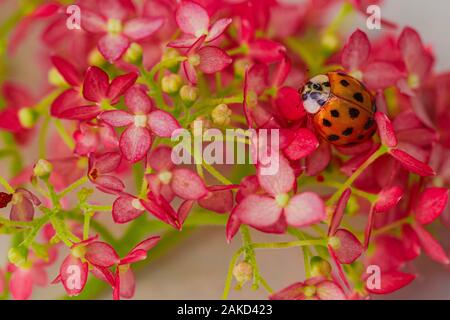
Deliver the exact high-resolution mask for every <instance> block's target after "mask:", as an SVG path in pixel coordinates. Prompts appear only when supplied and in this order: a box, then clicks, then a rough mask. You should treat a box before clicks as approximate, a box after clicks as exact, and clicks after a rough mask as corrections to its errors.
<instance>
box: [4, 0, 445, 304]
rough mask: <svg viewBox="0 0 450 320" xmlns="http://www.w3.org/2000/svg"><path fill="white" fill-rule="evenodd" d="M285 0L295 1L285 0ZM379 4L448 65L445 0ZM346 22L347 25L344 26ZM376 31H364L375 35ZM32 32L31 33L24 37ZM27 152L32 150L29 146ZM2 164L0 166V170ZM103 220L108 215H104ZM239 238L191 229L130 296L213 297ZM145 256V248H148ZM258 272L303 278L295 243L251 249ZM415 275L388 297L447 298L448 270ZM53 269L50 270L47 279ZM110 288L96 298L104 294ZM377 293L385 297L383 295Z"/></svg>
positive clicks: (21, 69) (38, 294) (141, 275)
mask: <svg viewBox="0 0 450 320" xmlns="http://www.w3.org/2000/svg"><path fill="white" fill-rule="evenodd" d="M289 2H297V1H295V0H290V1H289ZM385 2H386V3H385V5H384V6H383V7H382V16H383V18H386V19H389V20H392V21H395V22H396V23H398V24H399V25H400V27H402V26H405V25H409V26H412V27H414V28H416V29H417V30H418V31H419V33H420V34H421V35H422V37H423V40H424V42H425V43H426V44H429V45H431V46H432V47H433V49H434V51H435V54H436V58H437V59H436V61H437V64H436V66H435V68H436V70H437V71H444V70H450V40H449V39H450V38H449V34H448V32H450V19H449V12H450V1H448V0H432V1H426V0H387V1H385ZM1 6H2V10H1V12H0V22H1V21H2V19H4V18H5V17H6V16H7V15H8V14H9V13H10V11H9V8H8V7H4V5H1ZM355 26H357V27H360V28H361V29H362V30H364V31H367V30H366V27H365V20H363V19H362V18H361V17H357V16H355V24H353V25H351V26H349V30H348V31H349V32H351V31H352V30H353V28H354V27H355ZM350 27H351V28H350ZM377 32H379V31H372V32H370V34H371V36H374V37H376V36H377ZM30 38H32V37H30ZM33 46H34V44H33V43H32V42H30V43H27V44H25V45H24V46H23V47H22V48H21V49H20V51H19V53H18V56H17V57H16V58H14V59H13V60H11V61H10V64H11V65H10V67H11V69H12V70H14V72H13V73H14V78H16V79H17V80H19V81H20V82H24V81H26V82H27V83H31V84H33V83H36V81H38V79H40V78H39V75H37V74H36V73H35V72H33V71H34V70H35V69H36V68H35V67H34V66H33V65H30V63H29V62H30V60H29V59H28V57H29V55H30V52H34V51H33ZM30 152H33V151H32V150H30ZM3 169H4V168H1V167H0V172H2V171H3ZM108 219H109V220H111V219H110V217H108ZM441 232H442V236H444V237H443V238H446V241H447V243H444V245H445V246H446V248H448V247H449V245H450V243H449V242H450V241H449V240H450V236H449V232H448V230H442V231H441ZM252 234H253V236H254V241H257V242H258V241H280V240H281V239H280V237H271V236H267V235H263V234H261V233H258V232H256V231H255V232H253V233H252ZM8 239H9V238H8V237H6V236H3V235H0V265H2V266H4V265H5V263H6V257H7V250H8V241H9V240H8ZM239 245H240V240H239V239H238V237H236V238H235V240H234V241H233V243H232V244H230V245H227V244H226V241H225V230H224V228H222V227H213V228H205V229H202V230H195V231H193V232H191V233H190V234H189V237H187V238H186V239H184V240H183V241H182V242H181V243H180V244H178V245H177V246H175V247H174V248H173V249H172V250H170V251H168V253H166V254H165V255H163V256H161V257H158V259H156V260H155V261H152V262H151V263H150V264H149V265H147V266H146V267H145V268H142V269H140V270H139V271H138V272H137V278H138V279H137V283H138V285H137V288H136V294H135V299H219V298H220V297H221V295H222V291H223V286H224V283H225V277H226V273H227V270H228V264H229V260H230V258H231V256H232V255H233V253H234V252H235V251H236V250H237V249H238V247H239ZM150 258H151V252H150ZM257 261H258V265H259V266H260V268H261V273H262V275H263V276H264V277H265V279H267V280H268V282H269V284H270V285H271V286H272V287H273V288H274V289H275V290H278V289H281V288H283V287H285V286H287V285H289V284H292V283H293V282H296V281H302V280H303V279H304V274H303V258H302V254H301V251H300V249H297V248H294V249H285V250H279V249H278V250H263V251H258V253H257ZM415 267H416V271H417V273H418V274H420V276H419V277H418V278H417V279H416V280H415V281H414V282H413V284H412V285H410V286H408V287H406V288H405V289H403V290H400V291H398V292H397V293H395V294H393V295H390V296H389V297H387V298H389V299H450V270H448V269H447V270H445V269H444V268H443V267H442V266H440V265H437V264H435V263H433V262H431V261H430V260H429V259H426V258H423V257H422V258H420V259H418V260H417V261H416V263H415ZM56 274H57V270H56V268H54V269H53V270H50V272H49V277H50V278H51V279H50V280H52V279H53V278H54V276H56ZM62 295H63V289H62V286H60V285H55V286H50V287H48V288H45V289H40V288H38V289H37V290H35V291H34V294H33V298H34V299H54V298H59V297H61V296H62ZM110 297H111V293H110V291H109V290H108V291H106V292H104V293H103V294H102V295H100V298H103V299H110ZM230 298H231V299H265V298H267V294H266V293H265V291H264V290H263V289H261V290H259V291H253V290H251V288H250V287H249V286H246V287H244V288H243V289H242V290H240V291H238V292H236V291H232V292H231V294H230ZM382 298H386V297H385V296H383V297H382Z"/></svg>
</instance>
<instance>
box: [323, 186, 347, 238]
mask: <svg viewBox="0 0 450 320" xmlns="http://www.w3.org/2000/svg"><path fill="white" fill-rule="evenodd" d="M351 195H352V189H351V188H347V189H345V190H344V192H343V193H342V195H341V196H340V197H339V200H338V202H337V204H336V209H335V210H334V213H333V216H332V218H331V223H330V228H329V229H328V235H329V236H330V235H331V236H332V235H334V234H335V233H336V231H337V229H338V228H339V226H340V225H341V222H342V218H343V217H344V212H345V208H346V207H347V203H348V200H349V199H350V196H351Z"/></svg>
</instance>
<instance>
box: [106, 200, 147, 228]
mask: <svg viewBox="0 0 450 320" xmlns="http://www.w3.org/2000/svg"><path fill="white" fill-rule="evenodd" d="M135 201H139V200H138V199H136V198H134V197H131V196H120V197H119V198H117V199H116V200H115V201H114V203H113V207H112V216H113V219H114V222H115V223H127V222H129V221H131V220H134V219H136V218H137V217H139V216H140V215H141V214H142V213H144V210H141V209H140V208H139V206H137V207H138V208H135V206H133V204H134V203H135ZM139 205H140V203H139Z"/></svg>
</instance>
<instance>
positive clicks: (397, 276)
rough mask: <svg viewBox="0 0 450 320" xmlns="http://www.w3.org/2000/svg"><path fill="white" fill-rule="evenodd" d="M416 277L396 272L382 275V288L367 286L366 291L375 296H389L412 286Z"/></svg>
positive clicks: (387, 272)
mask: <svg viewBox="0 0 450 320" xmlns="http://www.w3.org/2000/svg"><path fill="white" fill-rule="evenodd" d="M415 278H416V276H414V275H412V274H408V273H404V272H400V271H396V270H392V271H386V272H382V273H381V281H380V285H381V287H380V288H373V287H372V286H367V284H366V290H367V291H368V292H370V293H374V294H389V293H392V292H395V291H397V290H400V289H401V288H403V287H405V286H407V285H408V284H410V283H411V282H412V281H413V280H414V279H415Z"/></svg>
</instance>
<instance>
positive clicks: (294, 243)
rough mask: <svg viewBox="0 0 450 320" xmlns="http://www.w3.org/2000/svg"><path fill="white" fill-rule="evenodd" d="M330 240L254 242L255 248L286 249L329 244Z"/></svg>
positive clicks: (253, 246)
mask: <svg viewBox="0 0 450 320" xmlns="http://www.w3.org/2000/svg"><path fill="white" fill-rule="evenodd" d="M327 243H328V241H327V240H325V239H318V240H315V239H314V240H299V241H290V242H267V243H253V244H252V245H251V247H252V248H253V249H286V248H294V247H303V246H325V247H326V246H327Z"/></svg>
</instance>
